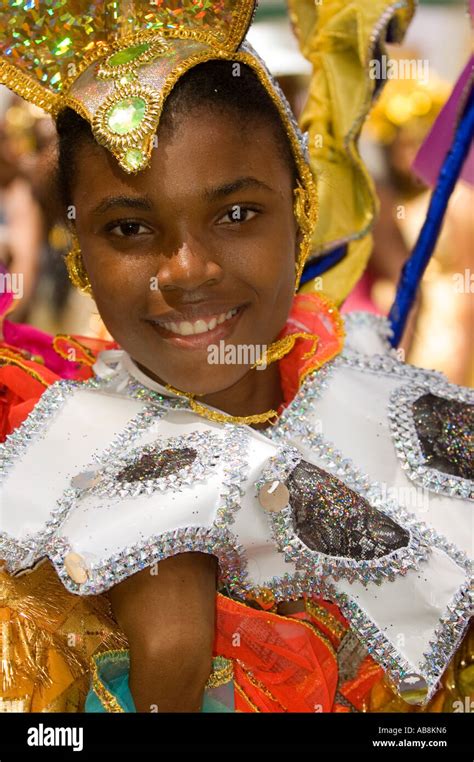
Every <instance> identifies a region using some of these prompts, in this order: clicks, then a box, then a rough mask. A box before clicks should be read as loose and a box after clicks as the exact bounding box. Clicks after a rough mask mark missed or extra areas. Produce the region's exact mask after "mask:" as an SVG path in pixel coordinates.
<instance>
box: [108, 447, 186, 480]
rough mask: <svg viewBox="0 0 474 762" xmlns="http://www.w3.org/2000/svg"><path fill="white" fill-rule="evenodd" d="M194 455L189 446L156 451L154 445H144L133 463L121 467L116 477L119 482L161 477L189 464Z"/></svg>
mask: <svg viewBox="0 0 474 762" xmlns="http://www.w3.org/2000/svg"><path fill="white" fill-rule="evenodd" d="M196 455H197V453H196V450H193V449H192V448H191V447H183V448H181V449H179V448H178V449H168V450H158V451H157V450H156V449H155V448H154V447H144V448H143V451H142V455H140V457H139V458H138V459H137V460H136V461H135V462H134V463H130V464H129V465H128V466H125V468H122V470H121V471H119V473H118V474H117V476H116V479H118V481H121V482H138V481H148V480H149V479H161V478H162V477H164V476H169V475H170V474H173V473H175V472H176V471H179V470H180V469H181V468H184V466H189V465H190V464H191V463H192V462H193V461H194V460H195V458H196Z"/></svg>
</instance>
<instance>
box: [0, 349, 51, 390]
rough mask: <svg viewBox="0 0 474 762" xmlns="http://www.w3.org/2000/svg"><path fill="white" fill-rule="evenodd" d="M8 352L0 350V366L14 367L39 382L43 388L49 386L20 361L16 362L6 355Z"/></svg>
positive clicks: (13, 358)
mask: <svg viewBox="0 0 474 762" xmlns="http://www.w3.org/2000/svg"><path fill="white" fill-rule="evenodd" d="M7 352H8V350H1V354H0V366H1V365H16V366H17V367H18V368H21V369H22V370H24V371H25V373H28V375H29V376H31V377H32V378H34V379H35V381H39V383H40V384H42V385H43V386H46V387H48V386H50V383H48V381H45V380H44V379H43V378H41V376H40V374H39V373H37V372H36V371H35V370H33V369H32V368H29V367H28V366H27V365H25V364H24V363H22V362H21V360H17V359H16V358H15V357H13V356H11V355H9V354H7Z"/></svg>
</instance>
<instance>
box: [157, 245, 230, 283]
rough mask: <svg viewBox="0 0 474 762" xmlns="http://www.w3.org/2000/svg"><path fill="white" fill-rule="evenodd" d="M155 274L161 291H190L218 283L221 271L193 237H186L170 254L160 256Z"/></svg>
mask: <svg viewBox="0 0 474 762" xmlns="http://www.w3.org/2000/svg"><path fill="white" fill-rule="evenodd" d="M156 275H157V280H158V288H159V289H160V290H161V291H173V290H175V289H183V290H185V291H191V290H194V289H196V288H200V287H202V286H212V285H215V284H217V283H219V282H220V281H221V280H222V276H223V271H222V267H221V265H220V264H219V263H218V262H216V261H215V259H214V258H212V256H210V255H209V253H208V252H207V251H205V250H204V248H203V247H202V246H201V245H200V244H199V243H198V242H197V241H196V240H195V239H191V238H189V237H188V238H187V239H186V240H185V241H183V242H182V243H181V245H180V246H179V248H178V249H177V250H175V251H174V252H173V253H172V254H170V255H169V256H166V257H161V261H160V265H159V267H158V271H157V273H156Z"/></svg>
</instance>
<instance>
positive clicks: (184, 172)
mask: <svg viewBox="0 0 474 762" xmlns="http://www.w3.org/2000/svg"><path fill="white" fill-rule="evenodd" d="M278 159H279V152H278V144H277V142H276V140H275V138H274V136H273V133H272V131H271V130H268V129H266V128H265V125H264V124H258V123H256V124H254V125H253V126H251V125H242V126H241V125H239V124H237V123H236V122H235V121H232V119H230V118H229V117H228V115H224V114H223V115H215V114H205V113H204V114H202V116H201V118H200V119H198V118H197V117H196V115H192V114H189V115H188V116H187V117H186V118H185V119H183V121H182V122H181V123H180V125H179V128H178V129H177V130H172V131H171V130H168V131H167V130H164V131H163V132H162V133H161V132H160V131H158V133H157V135H156V146H155V148H154V150H153V152H152V159H151V162H150V166H149V167H147V168H146V169H145V170H142V171H141V172H139V173H138V174H136V175H129V174H126V173H125V172H124V171H123V170H122V169H121V168H120V166H119V165H118V163H117V162H116V160H115V159H114V157H112V156H111V155H110V152H109V151H107V150H106V149H104V148H103V147H102V146H100V145H99V144H97V143H96V142H95V141H94V143H85V144H84V145H83V147H82V150H81V156H80V161H79V162H78V187H79V188H80V187H81V186H82V189H83V193H84V196H85V197H86V198H88V197H90V195H91V194H92V195H96V193H102V192H103V190H104V189H105V190H107V192H109V191H110V190H111V189H112V188H113V189H114V192H115V191H120V192H123V193H127V192H129V191H130V190H131V189H136V190H143V189H150V191H151V192H152V193H155V194H160V192H162V193H164V194H167V193H169V194H172V193H173V192H176V191H177V190H178V189H181V188H182V186H183V185H184V186H187V187H188V189H189V191H191V190H192V191H193V192H197V191H199V192H201V193H204V192H205V191H209V192H210V191H212V190H213V189H215V188H218V187H220V186H224V185H226V184H231V183H235V182H236V181H237V180H239V179H242V178H245V177H247V178H248V177H253V178H254V179H255V182H254V183H253V184H252V183H251V182H249V183H247V184H246V189H252V190H257V189H258V190H265V186H266V187H267V190H268V189H269V188H270V189H271V188H272V187H274V186H276V185H281V183H282V182H283V183H285V184H286V183H287V182H288V178H289V171H288V169H287V168H286V166H285V164H284V162H283V161H279V160H278ZM92 176H93V177H94V183H93V184H92V183H91V182H90V181H91V177H92ZM237 189H239V188H237ZM240 189H244V186H243V185H242V184H241V185H240Z"/></svg>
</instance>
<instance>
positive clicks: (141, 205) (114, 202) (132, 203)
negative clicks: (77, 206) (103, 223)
mask: <svg viewBox="0 0 474 762" xmlns="http://www.w3.org/2000/svg"><path fill="white" fill-rule="evenodd" d="M114 206H122V207H123V206H125V207H127V208H128V209H141V210H145V211H147V212H149V211H151V210H152V209H153V202H152V200H151V199H150V198H148V196H107V198H104V199H103V200H102V201H101V202H100V204H98V205H97V206H96V207H95V208H94V209H93V210H92V214H104V212H107V211H108V210H109V209H112V208H113V207H114Z"/></svg>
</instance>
